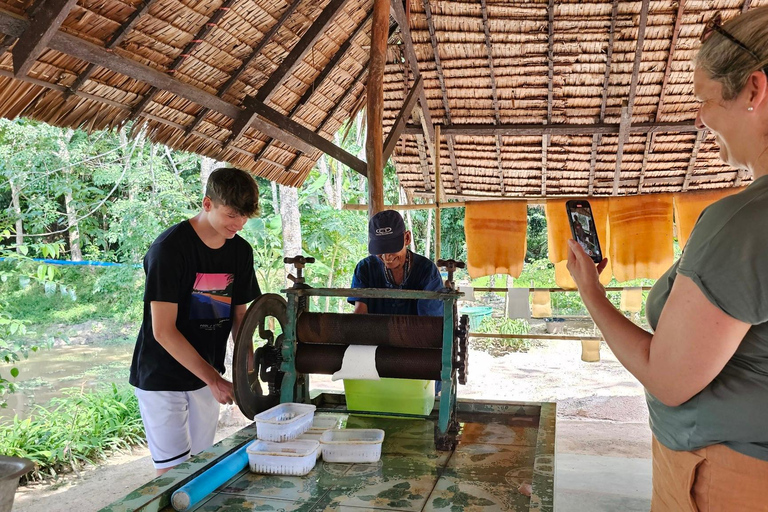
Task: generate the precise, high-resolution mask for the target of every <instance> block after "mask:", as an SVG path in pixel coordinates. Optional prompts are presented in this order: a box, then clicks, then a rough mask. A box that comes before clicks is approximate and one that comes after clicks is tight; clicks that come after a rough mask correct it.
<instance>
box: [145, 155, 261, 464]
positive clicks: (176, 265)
mask: <svg viewBox="0 0 768 512" xmlns="http://www.w3.org/2000/svg"><path fill="white" fill-rule="evenodd" d="M258 208H259V189H258V186H257V185H256V182H255V181H254V179H253V178H252V177H251V176H250V175H249V174H248V173H247V172H245V171H241V170H239V169H232V168H221V169H217V170H215V171H214V172H213V173H211V176H210V178H209V179H208V185H207V187H206V191H205V197H204V199H203V208H202V211H200V213H198V214H197V215H196V216H195V217H192V218H191V219H189V220H186V221H184V222H181V223H179V224H176V225H175V226H172V227H170V228H169V229H167V230H166V231H164V232H163V233H162V234H161V235H160V236H159V237H157V239H156V240H155V241H154V243H153V244H152V246H151V247H150V248H149V251H148V252H147V254H146V256H145V257H144V272H145V274H146V276H147V278H146V285H145V290H144V318H143V321H142V325H141V330H140V331H139V335H138V339H137V340H136V348H135V350H134V352H133V361H132V363H131V376H130V383H131V384H132V385H133V386H135V388H136V396H137V398H138V400H139V409H140V411H141V418H142V420H143V422H144V428H145V431H146V434H147V442H148V444H149V449H150V453H151V454H152V460H153V462H154V465H155V469H157V474H158V475H160V474H163V473H165V472H166V471H168V470H169V469H170V468H172V467H173V466H176V465H177V464H180V463H182V462H184V461H185V460H187V459H188V458H190V456H192V455H194V454H196V453H198V452H200V451H202V450H205V449H206V448H208V447H209V446H211V444H213V438H214V434H215V433H216V425H217V423H218V418H219V412H218V411H219V404H231V403H232V402H233V397H234V391H233V388H232V383H231V382H230V381H228V380H226V379H224V378H223V377H222V376H221V374H223V373H224V356H225V352H226V349H227V339H228V337H229V334H230V332H233V333H236V332H237V329H238V327H239V326H240V324H241V322H242V319H243V317H244V316H245V311H246V308H247V304H248V303H249V302H251V301H252V300H254V299H255V298H256V297H258V296H259V295H260V294H261V291H260V289H259V284H258V282H257V281H256V275H255V273H254V268H253V250H252V249H251V246H250V245H249V244H248V242H246V241H245V240H244V239H242V238H241V237H240V236H238V235H237V232H238V231H240V230H241V229H243V226H244V225H245V223H246V222H247V221H248V219H249V218H251V217H254V216H255V215H257V214H258Z"/></svg>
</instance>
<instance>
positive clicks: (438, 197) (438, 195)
mask: <svg viewBox="0 0 768 512" xmlns="http://www.w3.org/2000/svg"><path fill="white" fill-rule="evenodd" d="M442 196H443V179H442V178H441V177H440V125H439V124H438V125H435V263H437V260H439V259H440V202H441V201H442V199H443V197H442Z"/></svg>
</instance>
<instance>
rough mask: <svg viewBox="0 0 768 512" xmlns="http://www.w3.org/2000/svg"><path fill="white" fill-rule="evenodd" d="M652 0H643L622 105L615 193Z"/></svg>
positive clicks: (630, 121) (614, 185) (615, 192)
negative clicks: (627, 90) (625, 95)
mask: <svg viewBox="0 0 768 512" xmlns="http://www.w3.org/2000/svg"><path fill="white" fill-rule="evenodd" d="M650 3H651V0H643V4H642V7H641V8H640V21H639V25H638V27H637V44H636V46H635V62H634V65H633V66H632V79H631V81H630V84H629V97H628V98H627V100H626V102H623V103H622V106H621V121H620V123H619V143H618V150H617V154H616V171H615V173H614V175H613V195H614V196H615V195H618V193H619V179H620V177H621V161H622V159H623V158H624V144H625V143H626V142H627V139H628V138H629V128H630V126H631V125H632V110H633V108H634V105H635V95H636V94H637V81H638V78H639V76H640V63H641V61H642V60H643V43H644V42H645V28H646V26H647V23H648V9H649V6H650Z"/></svg>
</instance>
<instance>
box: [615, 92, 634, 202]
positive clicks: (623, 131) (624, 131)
mask: <svg viewBox="0 0 768 512" xmlns="http://www.w3.org/2000/svg"><path fill="white" fill-rule="evenodd" d="M631 124H632V113H631V112H630V109H629V102H628V101H627V100H624V101H623V102H622V105H621V122H620V123H619V142H618V147H617V148H616V170H615V171H614V173H613V195H614V196H617V195H619V181H620V180H621V160H622V156H623V155H624V144H625V143H626V141H627V138H628V137H629V127H630V125H631Z"/></svg>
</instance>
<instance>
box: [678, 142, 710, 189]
mask: <svg viewBox="0 0 768 512" xmlns="http://www.w3.org/2000/svg"><path fill="white" fill-rule="evenodd" d="M706 133H707V131H706V130H701V131H699V133H698V134H697V135H696V141H695V142H694V143H693V149H692V150H691V158H690V160H689V161H688V169H687V170H686V171H685V178H684V179H683V192H687V191H688V185H690V183H691V176H693V169H694V168H695V167H696V157H697V156H698V155H699V149H700V148H701V141H702V140H703V139H704V136H705V135H706Z"/></svg>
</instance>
